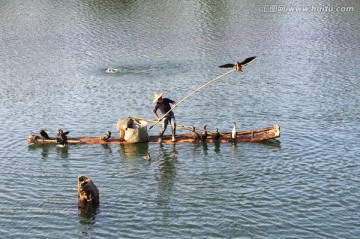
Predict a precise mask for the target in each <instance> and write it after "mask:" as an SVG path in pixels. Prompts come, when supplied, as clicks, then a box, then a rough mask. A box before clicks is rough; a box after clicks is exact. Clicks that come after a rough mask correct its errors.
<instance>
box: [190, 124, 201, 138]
mask: <svg viewBox="0 0 360 239" xmlns="http://www.w3.org/2000/svg"><path fill="white" fill-rule="evenodd" d="M191 135H192V137H193V138H194V140H195V141H197V140H200V139H201V137H200V134H199V133H198V132H196V131H195V127H192V134H191Z"/></svg>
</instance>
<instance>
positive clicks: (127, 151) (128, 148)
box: [119, 143, 149, 160]
mask: <svg viewBox="0 0 360 239" xmlns="http://www.w3.org/2000/svg"><path fill="white" fill-rule="evenodd" d="M148 151H149V144H148V143H137V144H120V148H119V154H120V155H122V156H124V158H125V159H127V160H133V159H134V158H136V157H142V156H145V155H147V154H148Z"/></svg>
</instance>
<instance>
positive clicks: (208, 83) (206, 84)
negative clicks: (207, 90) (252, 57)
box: [149, 69, 236, 130]
mask: <svg viewBox="0 0 360 239" xmlns="http://www.w3.org/2000/svg"><path fill="white" fill-rule="evenodd" d="M235 70H236V69H232V70H230V71H228V72H226V73H224V74H222V75H220V76H218V77H216V78H215V79H213V80H211V81H209V82H207V83H205V84H204V85H202V86H200V87H199V88H197V89H196V90H194V91H193V92H191V93H190V94H189V95H187V96H185V97H184V98H183V99H182V100H180V101H179V102H177V103H176V106H174V107H172V108H171V109H170V110H169V111H168V112H166V114H164V115H163V116H162V117H161V118H160V119H159V120H158V121H157V122H156V123H155V124H153V125H152V126H150V128H149V130H150V129H151V128H152V127H154V126H155V125H157V124H158V123H160V122H161V121H162V120H163V119H164V118H165V117H166V116H167V115H168V114H169V113H170V112H171V111H173V110H174V109H175V108H176V107H178V106H179V105H180V104H181V103H182V102H184V101H185V100H187V99H188V98H189V97H190V96H192V95H193V94H195V93H196V92H198V91H199V90H201V89H203V88H204V87H206V86H208V85H210V84H212V83H214V82H215V81H217V80H219V79H220V78H222V77H224V76H226V75H228V74H230V73H231V72H233V71H235Z"/></svg>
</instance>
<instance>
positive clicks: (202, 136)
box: [201, 125, 208, 142]
mask: <svg viewBox="0 0 360 239" xmlns="http://www.w3.org/2000/svg"><path fill="white" fill-rule="evenodd" d="M207 137H208V133H207V130H206V125H204V131H203V132H202V133H201V141H203V142H204V141H206V139H207Z"/></svg>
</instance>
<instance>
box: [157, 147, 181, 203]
mask: <svg viewBox="0 0 360 239" xmlns="http://www.w3.org/2000/svg"><path fill="white" fill-rule="evenodd" d="M177 155H178V152H177V150H176V144H172V145H171V146H170V148H167V147H165V146H164V145H160V148H159V156H158V159H159V160H158V162H157V163H158V170H156V173H155V178H156V180H157V181H158V195H157V197H156V202H157V204H158V205H160V206H169V205H170V204H171V192H172V189H173V186H174V184H175V179H176V167H175V165H176V163H177Z"/></svg>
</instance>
